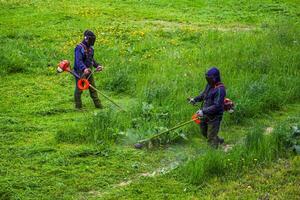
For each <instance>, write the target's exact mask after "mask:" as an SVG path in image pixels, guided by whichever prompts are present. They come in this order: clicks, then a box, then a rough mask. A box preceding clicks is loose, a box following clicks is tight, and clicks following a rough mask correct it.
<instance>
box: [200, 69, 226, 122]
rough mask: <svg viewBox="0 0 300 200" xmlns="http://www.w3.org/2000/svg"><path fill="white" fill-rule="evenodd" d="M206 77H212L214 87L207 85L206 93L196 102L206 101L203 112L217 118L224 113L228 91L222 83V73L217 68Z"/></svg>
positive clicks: (209, 71)
mask: <svg viewBox="0 0 300 200" xmlns="http://www.w3.org/2000/svg"><path fill="white" fill-rule="evenodd" d="M206 76H208V77H212V78H213V81H214V85H213V86H212V85H209V84H207V85H206V87H205V89H204V91H203V92H202V93H201V94H200V95H199V96H197V97H195V98H194V100H195V102H201V101H204V104H203V107H202V111H203V114H204V115H208V116H216V115H222V114H223V112H224V108H223V106H224V98H225V96H226V89H225V87H224V85H223V83H221V77H220V72H219V70H218V69H217V68H216V67H213V68H211V69H209V70H208V71H207V73H206Z"/></svg>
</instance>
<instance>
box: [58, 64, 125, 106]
mask: <svg viewBox="0 0 300 200" xmlns="http://www.w3.org/2000/svg"><path fill="white" fill-rule="evenodd" d="M57 72H58V73H62V72H69V73H70V74H72V75H73V76H75V77H76V78H78V79H79V80H78V82H77V86H78V88H79V89H80V90H87V89H89V87H91V88H92V89H94V90H96V91H97V92H98V93H99V94H101V95H102V96H103V97H105V98H106V99H107V100H108V101H110V102H111V103H112V104H114V105H115V106H116V107H118V108H119V109H120V110H122V111H125V110H124V109H123V108H122V107H121V106H119V105H118V104H117V103H116V102H115V101H114V100H112V99H111V98H110V97H108V96H107V95H106V94H104V93H103V92H101V91H100V90H98V89H97V88H95V87H94V86H92V85H91V84H90V83H89V81H88V79H89V77H90V76H91V75H92V74H93V73H94V72H91V74H90V75H89V77H88V78H82V77H80V76H79V75H78V74H77V73H76V72H75V71H72V70H71V66H70V61H68V60H63V61H61V62H60V63H59V64H58V67H57Z"/></svg>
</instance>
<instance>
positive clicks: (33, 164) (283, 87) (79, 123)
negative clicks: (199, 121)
mask: <svg viewBox="0 0 300 200" xmlns="http://www.w3.org/2000/svg"><path fill="white" fill-rule="evenodd" d="M299 5H300V4H299V2H298V1H297V0H286V1H269V0H264V1H251V2H250V1H233V0H226V1H225V0H224V1H185V0H182V1H172V2H170V1H165V0H156V1H154V0H153V1H152V0H151V1H143V2H141V1H105V2H102V1H101V2H100V1H99V2H95V1H84V2H82V1H30V0H26V1H24V0H23V1H18V0H10V1H1V2H0V8H1V13H0V21H1V22H0V27H1V28H0V42H1V45H0V51H1V53H0V60H1V67H0V73H1V78H0V80H1V83H2V87H1V88H0V92H1V96H0V102H1V104H0V130H1V131H0V155H1V156H0V177H1V178H0V199H1V198H2V199H92V198H95V199H98V198H100V197H103V198H108V199H109V198H111V199H116V198H126V197H130V198H137V199H138V198H150V199H162V198H169V199H174V198H178V199H185V198H190V199H193V198H199V195H200V196H204V198H207V199H211V198H214V196H212V195H211V192H216V193H217V194H218V195H217V197H218V198H219V199H224V198H237V196H239V195H241V194H243V192H244V194H245V198H258V197H260V196H259V194H257V192H259V193H260V192H265V191H271V192H272V193H271V194H270V195H273V194H280V192H281V193H290V194H291V195H293V194H295V195H296V194H298V193H297V190H295V187H294V186H293V184H294V183H298V182H299V179H297V175H298V171H297V166H298V164H297V163H298V160H297V157H296V158H292V157H291V158H285V160H284V162H286V163H291V166H289V167H288V168H287V169H285V168H284V169H280V170H279V171H278V174H276V175H275V176H274V180H269V179H268V181H270V182H272V184H270V185H268V184H267V185H266V186H264V184H263V183H262V182H261V183H259V187H261V188H254V187H252V189H251V190H250V189H249V190H247V187H246V189H245V188H244V189H242V190H241V192H240V193H238V192H237V193H233V194H229V192H224V193H223V196H222V192H220V191H224V190H233V189H234V190H236V188H235V186H236V185H239V184H240V185H243V186H244V184H241V183H237V182H235V180H233V179H230V178H226V180H225V183H224V182H223V181H224V180H219V179H218V178H214V176H215V174H214V173H215V170H214V171H207V173H208V174H209V176H207V179H206V180H207V182H208V184H206V187H203V188H201V190H199V188H198V186H196V185H194V184H191V183H190V182H189V181H188V180H182V179H180V178H178V177H176V176H175V177H173V176H171V177H170V176H169V175H166V176H158V177H153V178H151V177H144V178H143V177H140V174H142V173H146V172H152V171H155V170H156V169H157V168H160V167H163V166H167V165H169V164H170V163H173V162H174V161H180V163H182V164H186V162H187V161H188V160H190V159H192V160H194V161H191V162H197V158H198V156H199V154H200V155H204V156H203V159H205V158H207V159H208V161H215V160H217V161H220V166H219V167H220V168H221V169H222V168H223V167H224V166H225V169H224V173H223V174H225V176H224V177H229V175H230V174H232V175H236V173H235V172H233V171H230V170H229V171H228V169H227V168H226V162H225V161H224V160H222V159H227V157H226V156H230V159H232V160H234V161H235V162H236V163H234V164H235V165H236V168H238V167H241V164H240V163H239V162H237V160H238V159H237V158H235V157H238V156H239V155H240V153H251V152H252V153H253V155H251V156H249V160H248V161H247V162H248V163H249V165H248V164H247V168H246V169H245V172H244V174H243V176H242V178H241V179H239V180H240V182H243V181H246V182H250V183H251V184H252V183H253V182H251V179H250V178H249V177H247V176H248V175H249V174H250V175H251V176H252V178H253V177H254V179H257V180H258V181H259V182H260V181H264V180H265V179H263V178H262V179H260V177H258V176H257V175H256V174H255V171H256V170H258V171H259V170H260V168H266V169H265V170H266V171H274V170H276V169H277V168H276V167H277V166H278V168H280V167H282V166H285V163H284V162H283V163H282V162H280V161H278V160H277V157H278V154H277V152H276V151H274V150H272V151H269V150H268V148H266V147H267V145H268V146H269V145H276V144H280V143H278V141H273V140H269V139H266V138H265V137H263V138H260V135H255V133H256V134H258V133H261V131H260V130H258V129H259V127H258V125H261V124H263V126H265V125H269V126H272V127H277V126H278V124H277V123H280V120H283V119H285V118H289V116H296V114H295V112H296V111H299V107H298V106H297V105H298V104H299V99H300V96H299V94H300V87H299V85H300V79H299V76H300V70H299V65H300V59H299V56H300V55H299V52H300V45H299V42H300V38H299V36H300V32H299V30H300V29H299V28H300V27H299V23H298V21H299V17H300V13H299V10H300V9H299ZM87 28H89V29H91V30H93V31H94V32H95V33H96V35H97V41H96V44H95V58H96V59H97V60H98V61H99V62H100V63H103V65H104V67H105V68H104V71H103V72H102V73H99V74H95V79H96V83H97V86H98V88H99V89H100V90H101V91H103V92H104V93H105V94H107V95H109V96H111V97H112V98H113V99H114V100H115V101H116V102H117V103H119V104H120V105H121V106H122V107H124V108H125V109H126V110H127V112H122V111H119V110H118V109H117V108H116V107H114V106H113V105H111V104H110V103H109V102H108V101H106V100H105V99H104V98H102V100H103V104H104V106H105V109H104V110H101V111H99V110H95V109H93V105H92V101H91V100H90V99H89V97H88V93H84V94H83V101H84V106H85V110H84V111H82V112H77V111H76V110H74V108H73V107H74V105H73V90H74V80H73V77H71V76H70V75H68V74H56V73H55V69H56V65H57V63H58V62H59V61H60V60H62V59H69V60H71V61H72V62H73V59H74V57H73V56H74V55H73V54H74V53H73V51H74V47H75V45H76V44H77V43H79V42H80V41H81V39H82V33H83V31H84V30H85V29H87ZM210 66H218V67H219V68H220V70H221V75H222V80H223V82H224V83H225V85H226V88H227V92H228V97H229V98H231V99H233V101H234V102H236V104H237V108H236V112H235V114H233V115H225V116H224V118H225V119H224V121H223V125H222V131H221V133H220V134H221V135H222V136H224V137H225V140H226V141H228V143H230V144H236V143H239V142H240V141H241V140H242V138H243V137H245V136H246V135H249V134H250V132H251V131H249V130H250V129H255V130H257V132H256V131H254V133H253V134H254V135H252V136H253V137H254V138H256V139H260V140H263V141H264V142H265V143H263V144H265V146H264V145H263V146H260V145H258V146H259V148H261V149H259V150H256V149H255V148H256V147H257V146H255V145H254V144H253V145H254V147H255V148H254V147H253V148H254V149H253V151H252V150H251V151H250V150H249V152H248V151H246V150H245V149H242V150H240V151H233V152H238V153H236V155H234V153H230V154H228V155H226V156H225V157H224V155H223V153H221V152H218V153H216V152H210V151H209V148H208V147H207V146H206V143H205V140H204V139H203V138H201V137H199V134H198V132H199V130H198V127H197V126H196V125H188V126H186V127H184V128H182V129H180V130H178V131H177V132H173V133H172V134H170V135H168V136H166V137H165V138H161V140H160V141H159V143H160V144H163V146H160V145H158V146H155V148H154V149H150V150H143V151H136V150H134V149H132V144H133V143H134V142H135V141H137V140H138V139H141V138H145V137H148V136H150V135H152V134H155V133H157V132H159V131H162V130H165V129H166V128H170V127H172V126H174V125H176V124H178V123H179V122H183V121H187V120H189V119H190V118H191V115H192V113H194V112H195V111H196V110H197V109H198V107H192V106H190V105H188V104H187V103H186V98H187V97H189V96H195V95H197V94H198V93H199V90H201V89H203V88H204V86H205V80H204V72H205V71H206V70H207V69H208V68H209V67H210ZM289 104H291V105H295V107H296V108H294V109H293V108H289V109H286V106H287V105H289ZM274 112H275V113H277V114H279V115H282V117H277V116H274V115H272V113H274ZM282 112H286V113H285V114H284V113H282ZM296 119H298V121H299V118H296ZM273 120H279V121H273ZM296 122H297V121H296ZM290 123H294V122H291V121H287V124H286V127H287V126H289V125H290ZM279 132H280V133H281V132H284V130H280V131H279ZM182 134H184V135H186V136H188V137H189V140H188V141H186V142H182V140H181V139H180V135H182ZM250 136H251V135H250ZM250 136H249V137H250ZM248 139H249V138H248ZM246 140H247V139H246ZM251 141H252V140H251ZM254 141H255V140H254ZM250 146H251V145H250ZM243 147H244V146H242V147H241V148H243ZM274 148H275V150H276V149H278V148H282V147H281V146H279V147H278V146H277V147H275V146H274ZM207 151H208V154H206V153H205V152H207ZM255 157H257V158H256V159H257V160H258V161H259V163H264V162H265V160H264V158H267V161H268V162H266V164H262V165H258V166H255V167H254V168H255V169H253V170H252V167H251V165H250V164H251V161H252V159H254V158H255ZM280 157H281V156H280ZM201 159H202V158H201ZM209 159H212V160H209ZM292 160H293V161H292ZM223 161H224V162H223ZM199 162H200V161H199ZM273 163H275V164H274V165H275V167H274V168H272V167H270V168H268V167H266V166H268V165H267V164H273ZM206 164H207V168H210V166H211V164H209V163H206ZM203 165H204V164H203V163H202V164H201V163H199V166H203ZM197 166H198V165H197ZM216 167H217V166H216ZM250 168H251V170H249V169H250ZM195 173H198V172H197V170H196V171H195ZM227 174H229V175H228V176H227ZM250 175H249V176H250ZM287 175H291V176H290V177H288V176H287ZM280 177H282V178H283V180H285V181H286V182H288V184H287V185H283V184H282V183H281V181H280ZM192 178H194V179H195V180H196V179H197V176H195V177H192ZM187 179H189V178H187ZM227 179H228V180H227ZM128 180H134V181H133V183H132V185H131V184H130V185H128V186H125V187H124V188H123V187H121V188H120V187H118V184H120V183H122V182H126V181H128ZM197 181H198V179H197V180H196V182H197ZM226 181H228V182H226ZM289 184H291V185H289ZM210 185H211V186H210ZM277 185H280V186H282V188H278V187H277ZM154 186H155V187H154ZM153 187H154V188H155V189H153ZM217 190H218V191H217ZM275 190H278V191H277V192H275ZM153 191H155V192H156V193H155V192H153ZM182 191H186V192H182ZM279 191H280V192H279ZM122 195H123V196H122ZM285 197H289V196H288V195H287V194H286V195H281V196H280V197H279V198H282V199H284V198H285Z"/></svg>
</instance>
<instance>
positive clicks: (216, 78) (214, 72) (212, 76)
mask: <svg viewBox="0 0 300 200" xmlns="http://www.w3.org/2000/svg"><path fill="white" fill-rule="evenodd" d="M205 77H206V79H207V80H211V81H212V82H213V84H216V83H218V82H221V77H220V71H219V70H218V68H216V67H212V68H210V69H209V70H208V71H207V72H206V73H205ZM208 82H209V81H208ZM212 82H211V83H212Z"/></svg>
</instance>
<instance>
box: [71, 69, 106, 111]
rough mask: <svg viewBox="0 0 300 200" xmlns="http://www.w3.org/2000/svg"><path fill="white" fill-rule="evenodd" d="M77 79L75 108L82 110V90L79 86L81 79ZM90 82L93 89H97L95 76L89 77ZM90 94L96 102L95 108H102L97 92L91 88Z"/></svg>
mask: <svg viewBox="0 0 300 200" xmlns="http://www.w3.org/2000/svg"><path fill="white" fill-rule="evenodd" d="M87 77H89V75H87ZM87 77H86V78H87ZM75 79H76V86H75V94H74V99H75V107H76V108H79V109H80V108H82V101H81V94H82V90H80V89H79V88H78V86H77V82H78V80H79V79H78V78H77V77H76V78H75ZM88 81H89V83H90V85H92V86H93V87H96V86H95V81H94V77H93V75H91V76H90V77H89V79H88ZM89 92H90V96H91V98H92V99H93V101H94V104H95V107H96V108H102V104H101V101H100V99H99V97H98V94H97V91H96V90H94V89H93V88H91V87H89Z"/></svg>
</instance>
